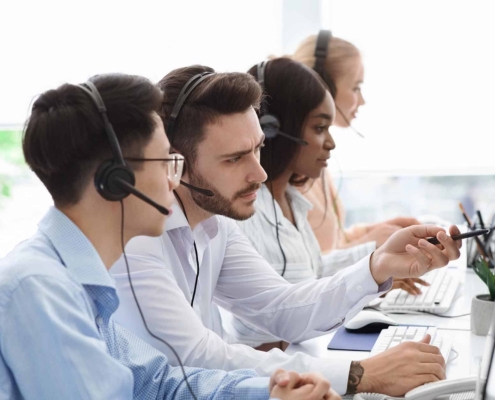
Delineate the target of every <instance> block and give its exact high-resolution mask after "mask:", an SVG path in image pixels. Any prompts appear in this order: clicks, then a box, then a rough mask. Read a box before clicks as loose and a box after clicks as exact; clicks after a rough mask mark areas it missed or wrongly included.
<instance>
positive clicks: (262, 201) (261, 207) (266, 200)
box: [255, 184, 313, 226]
mask: <svg viewBox="0 0 495 400" xmlns="http://www.w3.org/2000/svg"><path fill="white" fill-rule="evenodd" d="M286 193H287V194H288V195H289V198H290V203H291V206H292V208H293V212H294V217H295V218H296V220H297V219H298V218H297V217H299V216H300V215H302V216H303V217H304V218H307V213H308V211H309V210H311V209H312V208H313V205H312V204H311V203H310V202H309V201H308V200H307V199H306V198H305V197H304V196H303V195H302V194H301V193H300V192H299V190H297V188H295V187H294V186H292V185H288V186H287V189H286ZM272 199H273V196H272V194H271V193H270V190H268V187H267V186H266V185H264V184H263V185H262V186H261V189H260V196H259V197H258V200H257V201H256V203H255V204H256V212H260V213H261V214H263V216H264V217H265V218H266V220H267V221H268V222H269V223H270V224H271V225H273V226H275V221H274V215H273V203H272V201H273V200H272ZM275 209H276V212H277V219H278V221H279V224H280V223H281V221H282V220H283V218H284V216H283V213H282V210H281V209H280V206H279V205H278V203H277V202H275Z"/></svg>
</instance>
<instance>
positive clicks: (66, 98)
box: [23, 74, 162, 206]
mask: <svg viewBox="0 0 495 400" xmlns="http://www.w3.org/2000/svg"><path fill="white" fill-rule="evenodd" d="M91 81H92V82H93V83H94V85H95V86H96V88H97V89H98V91H99V93H100V95H101V97H102V99H103V102H104V103H105V106H106V108H107V115H108V118H109V120H110V123H111V124H112V125H113V128H114V130H115V133H116V135H117V139H118V140H119V143H120V146H121V148H122V152H123V154H124V156H127V157H129V156H138V157H139V156H140V155H141V154H142V152H143V149H144V147H145V145H146V144H147V143H148V142H149V140H150V139H151V135H152V133H153V131H154V130H155V129H156V123H155V120H154V119H153V118H152V113H153V112H159V111H160V105H161V98H162V94H161V92H160V90H159V89H158V88H157V87H156V86H155V85H153V84H152V83H151V82H150V81H148V80H147V79H145V78H142V77H139V76H131V75H122V74H108V75H99V76H95V77H93V78H91ZM23 151H24V157H25V159H26V162H27V164H28V165H29V166H30V168H31V169H32V170H33V171H34V173H35V174H36V175H37V176H38V178H40V180H41V181H42V182H43V184H44V185H45V186H46V188H47V189H48V191H49V192H50V194H51V196H52V198H53V200H54V202H55V204H56V205H57V206H67V205H71V204H76V203H77V202H78V201H79V200H80V198H81V195H82V192H83V190H84V188H85V187H86V185H87V184H88V182H89V181H90V179H92V177H93V174H94V172H95V169H96V167H97V166H98V164H99V163H101V162H102V161H104V160H106V159H111V158H112V156H111V151H110V144H109V141H108V138H107V135H106V133H105V130H104V125H103V121H102V118H101V115H100V114H99V113H98V110H97V108H96V106H95V104H94V103H93V101H92V100H91V98H90V97H89V96H88V95H87V94H86V93H85V92H84V91H83V90H82V89H80V88H79V87H77V86H75V85H70V84H64V85H62V86H60V87H59V88H57V89H54V90H48V91H47V92H45V93H43V94H42V95H41V96H39V97H38V99H37V100H36V101H35V102H34V104H33V107H32V111H31V115H30V117H29V119H28V121H27V122H26V127H25V130H24V137H23Z"/></svg>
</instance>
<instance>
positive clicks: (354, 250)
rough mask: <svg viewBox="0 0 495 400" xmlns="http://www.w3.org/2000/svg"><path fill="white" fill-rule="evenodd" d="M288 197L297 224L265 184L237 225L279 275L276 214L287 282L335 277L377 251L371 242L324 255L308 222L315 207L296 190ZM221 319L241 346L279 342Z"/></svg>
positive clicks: (245, 325) (233, 319)
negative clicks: (251, 211) (251, 212)
mask: <svg viewBox="0 0 495 400" xmlns="http://www.w3.org/2000/svg"><path fill="white" fill-rule="evenodd" d="M286 194H287V197H288V199H289V202H290V205H291V209H292V213H293V215H294V220H295V225H294V224H292V222H291V221H289V220H288V219H287V218H285V217H284V215H283V213H282V210H281V208H280V206H279V205H278V203H277V202H275V207H274V204H273V197H272V195H271V193H270V191H269V190H268V188H267V187H266V185H263V186H262V188H261V189H260V191H259V192H258V198H257V200H256V203H255V207H256V213H255V214H254V216H252V217H251V218H249V219H247V220H245V221H241V222H238V225H239V227H240V229H241V231H242V232H243V233H244V234H245V235H246V237H247V238H248V239H249V241H250V242H251V244H252V245H253V247H254V248H255V249H256V250H257V251H258V253H260V254H261V255H262V256H263V258H264V259H265V260H267V261H268V262H269V263H270V265H271V266H272V267H273V268H274V269H275V271H277V273H279V274H282V270H283V267H284V259H283V255H282V252H281V250H280V247H279V244H278V242H277V232H276V228H275V227H276V225H275V212H276V215H277V221H278V235H279V239H280V244H281V246H282V249H283V251H284V253H285V257H286V260H287V262H286V268H285V273H284V275H283V277H284V278H285V279H286V280H287V281H289V282H291V283H298V282H302V281H305V280H310V279H319V278H322V277H325V276H332V275H334V274H335V273H337V272H338V271H340V270H342V269H344V268H346V267H349V266H351V265H353V264H355V263H356V262H357V261H359V260H361V259H362V258H364V257H366V256H367V255H369V254H370V253H372V252H373V251H374V250H375V247H376V246H375V242H369V243H364V244H362V245H359V246H354V247H350V248H346V249H340V250H334V251H332V252H331V253H329V254H326V255H323V256H322V255H321V252H320V246H319V244H318V241H317V239H316V237H315V235H314V233H313V230H312V228H311V226H310V224H309V222H308V211H309V210H311V208H312V207H313V206H312V205H311V203H310V202H309V201H308V200H306V199H305V198H304V196H303V195H302V194H301V193H299V191H298V190H297V189H296V188H295V187H292V186H289V187H288V188H287V191H286ZM222 317H223V320H224V322H223V325H224V329H225V330H227V331H228V332H229V334H230V335H232V336H234V337H235V338H236V340H237V341H238V342H239V343H244V344H248V345H250V346H252V347H257V346H259V345H261V344H262V343H269V342H275V341H278V340H280V339H279V338H277V337H274V336H272V335H270V334H267V333H265V332H263V331H262V330H260V329H257V328H255V327H254V326H253V325H251V324H249V323H247V322H244V321H243V320H241V319H239V318H236V317H233V316H231V315H228V314H227V313H224V312H222Z"/></svg>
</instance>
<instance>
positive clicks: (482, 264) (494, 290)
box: [473, 256, 495, 301]
mask: <svg viewBox="0 0 495 400" xmlns="http://www.w3.org/2000/svg"><path fill="white" fill-rule="evenodd" d="M473 269H474V272H476V275H478V276H479V277H480V279H481V280H482V281H483V282H485V284H486V286H488V291H489V292H490V300H491V301H494V300H495V275H494V274H493V272H492V271H491V270H490V266H489V264H488V262H487V261H486V260H485V259H484V258H482V257H481V256H480V257H478V258H477V259H476V260H475V262H474V265H473Z"/></svg>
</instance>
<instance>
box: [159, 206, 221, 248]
mask: <svg viewBox="0 0 495 400" xmlns="http://www.w3.org/2000/svg"><path fill="white" fill-rule="evenodd" d="M179 228H188V229H191V227H190V226H189V222H187V219H186V216H185V214H184V211H182V208H181V207H180V206H179V204H178V203H177V202H174V204H172V215H171V216H169V217H168V218H167V220H166V222H165V232H164V234H166V233H167V232H168V231H172V230H174V229H179ZM196 229H202V230H204V232H205V233H206V234H207V235H208V237H209V238H210V240H211V239H213V238H214V237H215V236H216V235H217V234H218V218H217V216H216V215H213V216H212V217H210V218H208V219H207V220H205V221H203V222H200V223H199V224H198V226H197V227H196V228H195V230H196Z"/></svg>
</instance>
